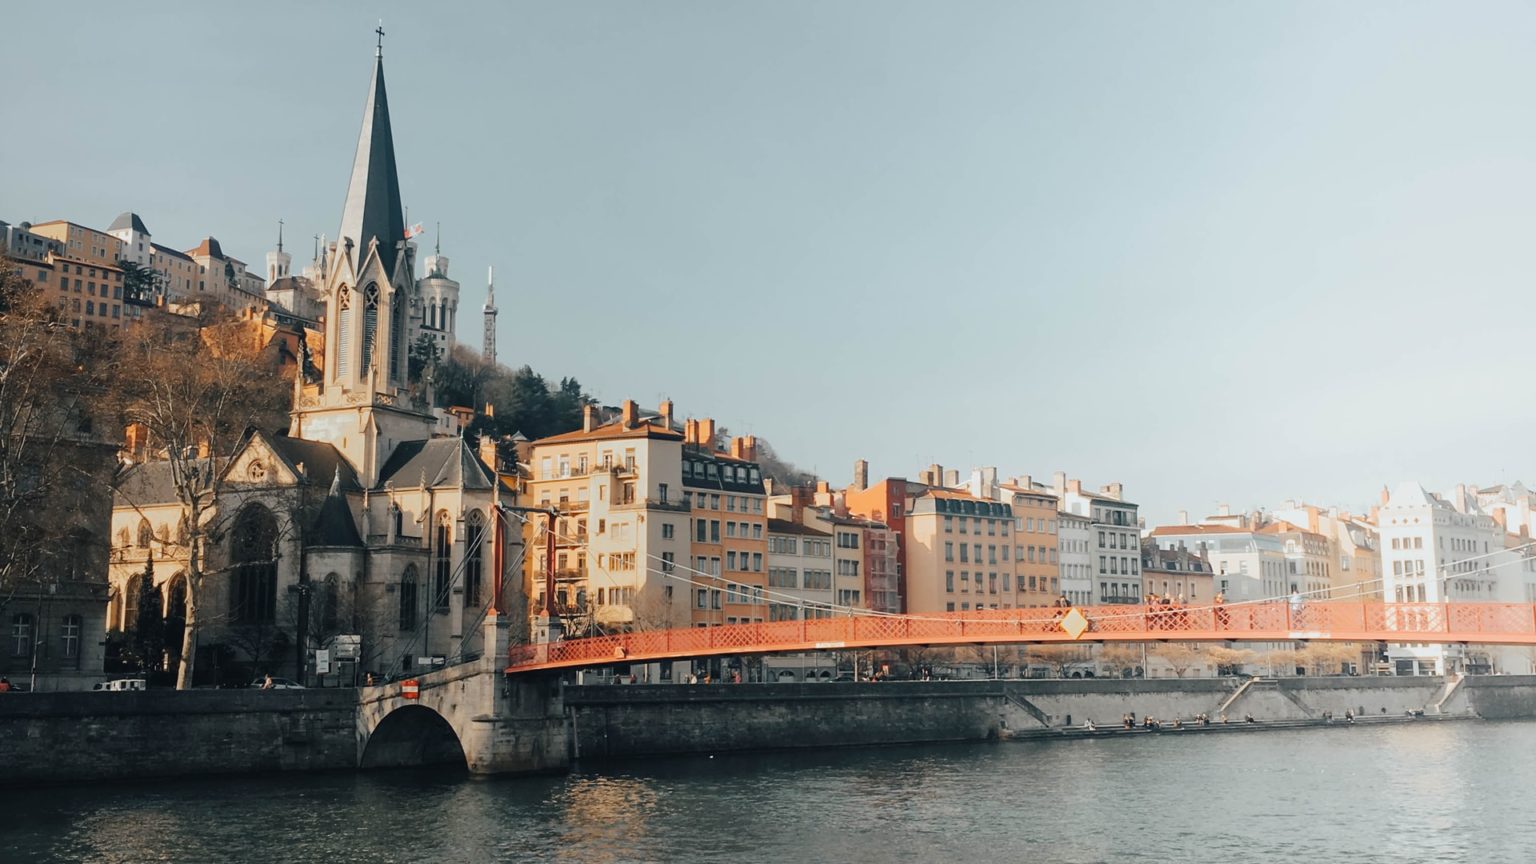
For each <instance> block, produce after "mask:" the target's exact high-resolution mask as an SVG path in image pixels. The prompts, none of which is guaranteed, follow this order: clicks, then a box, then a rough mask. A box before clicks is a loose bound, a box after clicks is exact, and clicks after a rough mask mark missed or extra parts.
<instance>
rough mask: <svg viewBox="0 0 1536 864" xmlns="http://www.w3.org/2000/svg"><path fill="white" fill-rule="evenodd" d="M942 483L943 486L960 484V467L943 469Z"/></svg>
mask: <svg viewBox="0 0 1536 864" xmlns="http://www.w3.org/2000/svg"><path fill="white" fill-rule="evenodd" d="M944 485H945V486H950V487H954V486H959V485H960V469H958V468H951V469H949V470H948V471H945V472H944Z"/></svg>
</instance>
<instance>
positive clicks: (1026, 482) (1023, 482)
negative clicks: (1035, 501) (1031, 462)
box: [1013, 474, 1035, 491]
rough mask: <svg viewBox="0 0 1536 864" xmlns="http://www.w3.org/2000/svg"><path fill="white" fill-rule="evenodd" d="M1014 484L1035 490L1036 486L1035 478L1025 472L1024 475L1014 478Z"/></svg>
mask: <svg viewBox="0 0 1536 864" xmlns="http://www.w3.org/2000/svg"><path fill="white" fill-rule="evenodd" d="M1013 485H1015V486H1018V487H1019V488H1021V489H1028V490H1030V491H1033V490H1034V488H1035V478H1033V477H1031V476H1029V475H1028V474H1024V475H1022V476H1019V477H1015V478H1013Z"/></svg>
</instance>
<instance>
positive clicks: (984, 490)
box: [981, 467, 997, 500]
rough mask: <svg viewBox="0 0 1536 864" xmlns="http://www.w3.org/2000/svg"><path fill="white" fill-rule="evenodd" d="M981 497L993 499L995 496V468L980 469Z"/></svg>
mask: <svg viewBox="0 0 1536 864" xmlns="http://www.w3.org/2000/svg"><path fill="white" fill-rule="evenodd" d="M981 497H983V498H986V499H989V500H990V499H993V498H996V497H997V469H996V468H995V467H994V468H983V469H981Z"/></svg>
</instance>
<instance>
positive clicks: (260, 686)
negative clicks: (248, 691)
mask: <svg viewBox="0 0 1536 864" xmlns="http://www.w3.org/2000/svg"><path fill="white" fill-rule="evenodd" d="M251 686H252V687H254V688H255V689H257V690H303V689H305V688H304V685H303V684H300V683H299V682H297V681H291V680H289V679H287V678H273V679H272V686H271V687H268V686H267V679H266V678H257V679H256V680H255V681H252V682H251Z"/></svg>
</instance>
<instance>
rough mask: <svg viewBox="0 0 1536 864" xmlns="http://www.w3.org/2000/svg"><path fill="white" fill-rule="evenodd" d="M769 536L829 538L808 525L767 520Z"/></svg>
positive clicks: (783, 520) (784, 520)
mask: <svg viewBox="0 0 1536 864" xmlns="http://www.w3.org/2000/svg"><path fill="white" fill-rule="evenodd" d="M768 533H769V534H805V535H809V536H812V537H831V536H832V535H831V534H828V533H827V532H825V531H818V530H816V529H815V528H812V527H810V526H809V525H801V524H800V523H799V522H791V521H789V520H788V519H769V520H768Z"/></svg>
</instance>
